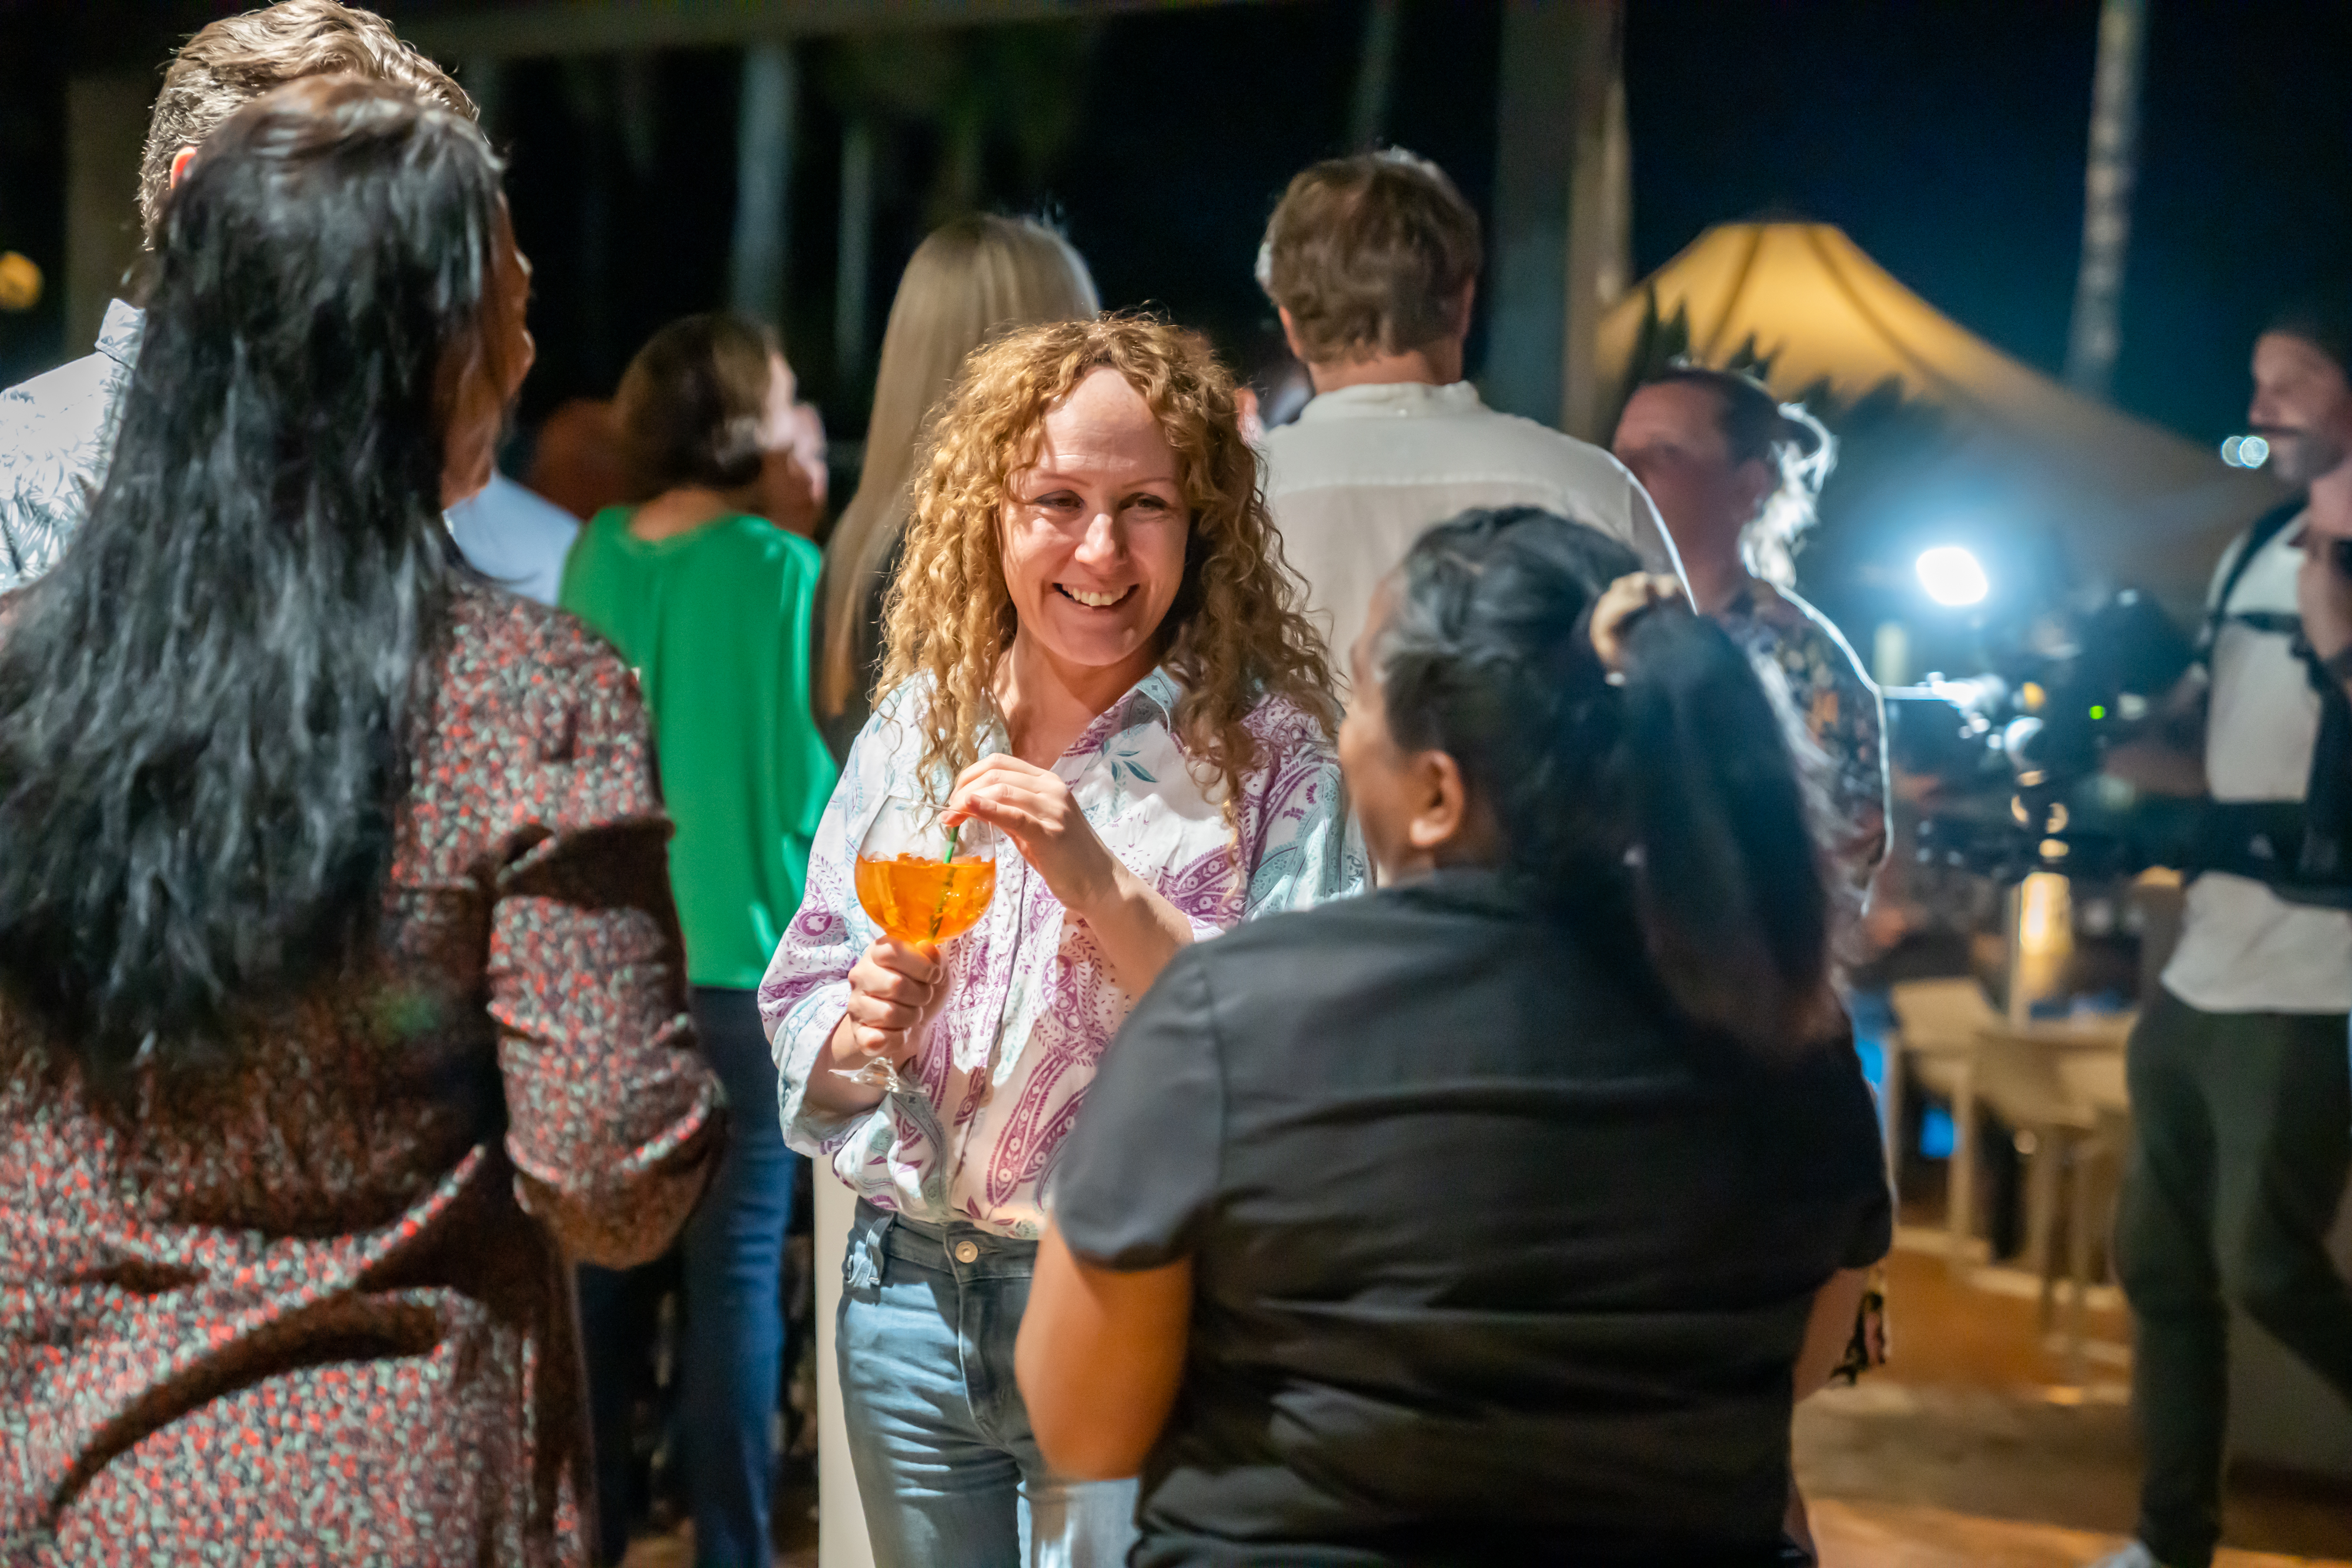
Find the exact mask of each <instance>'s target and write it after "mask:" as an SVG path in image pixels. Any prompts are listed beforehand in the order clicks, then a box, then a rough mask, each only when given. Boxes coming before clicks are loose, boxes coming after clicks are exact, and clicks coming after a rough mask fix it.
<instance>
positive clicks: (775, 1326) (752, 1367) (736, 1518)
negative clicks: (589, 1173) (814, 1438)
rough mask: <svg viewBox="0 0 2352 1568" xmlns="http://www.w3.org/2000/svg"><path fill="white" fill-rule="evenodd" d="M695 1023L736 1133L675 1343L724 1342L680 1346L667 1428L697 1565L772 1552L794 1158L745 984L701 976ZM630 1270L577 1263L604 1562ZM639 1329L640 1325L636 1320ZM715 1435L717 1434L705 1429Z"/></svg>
mask: <svg viewBox="0 0 2352 1568" xmlns="http://www.w3.org/2000/svg"><path fill="white" fill-rule="evenodd" d="M693 1007H694V1025H695V1030H696V1032H697V1033H698V1034H699V1035H700V1036H701V1039H702V1051H703V1054H704V1055H705V1056H706V1057H708V1058H709V1061H710V1065H711V1066H712V1067H713V1068H715V1069H716V1070H717V1071H718V1073H719V1082H721V1083H722V1084H724V1085H725V1086H726V1089H727V1100H728V1103H729V1104H730V1106H732V1107H734V1109H735V1116H734V1124H733V1128H734V1136H733V1138H732V1139H731V1140H730V1143H729V1145H728V1147H727V1152H726V1154H725V1155H722V1156H721V1157H720V1160H719V1169H718V1172H717V1174H716V1175H715V1176H712V1178H711V1182H710V1190H709V1192H707V1193H705V1194H704V1195H703V1198H702V1202H701V1204H700V1206H699V1207H697V1208H696V1209H695V1211H694V1218H692V1219H691V1220H689V1221H688V1224H687V1228H686V1301H687V1312H688V1314H689V1317H688V1322H687V1323H686V1324H685V1333H684V1335H683V1338H684V1341H685V1343H687V1344H688V1345H689V1346H691V1345H693V1344H697V1343H700V1344H706V1345H721V1346H725V1347H727V1350H728V1354H726V1355H723V1356H721V1355H711V1354H701V1355H697V1354H691V1352H690V1351H689V1354H686V1355H685V1356H683V1357H682V1358H681V1364H680V1367H679V1372H680V1378H679V1383H680V1387H679V1396H678V1403H677V1410H676V1411H675V1412H674V1415H673V1419H672V1423H671V1430H672V1432H673V1433H674V1434H675V1435H676V1436H677V1437H678V1438H679V1439H681V1443H680V1448H681V1450H682V1453H683V1456H684V1457H685V1458H686V1464H685V1467H684V1468H685V1469H686V1479H687V1493H688V1500H689V1501H690V1502H691V1504H692V1507H693V1511H694V1521H695V1533H694V1556H695V1561H696V1562H697V1563H704V1564H730V1565H732V1564H742V1563H757V1564H760V1565H761V1568H765V1565H766V1564H767V1563H768V1562H769V1561H770V1560H771V1558H772V1555H773V1552H772V1550H771V1548H770V1546H769V1542H770V1540H771V1535H770V1521H769V1514H768V1481H769V1477H768V1464H769V1455H770V1451H771V1444H770V1441H769V1437H770V1433H771V1430H772V1423H773V1422H774V1420H775V1415H776V1408H777V1402H778V1390H779V1388H780V1386H781V1383H782V1376H783V1371H784V1366H785V1361H784V1354H785V1348H786V1343H785V1333H784V1318H783V1301H782V1270H783V1253H784V1228H785V1226H786V1224H787V1222H788V1221H789V1220H790V1219H791V1218H792V1211H793V1186H794V1183H795V1182H796V1181H797V1180H798V1179H799V1168H800V1166H801V1165H802V1163H803V1162H802V1160H801V1156H799V1155H795V1154H793V1152H792V1151H791V1150H790V1149H788V1148H786V1147H785V1146H784V1134H783V1128H782V1125H781V1124H778V1122H777V1120H776V1118H775V1115H774V1113H773V1112H772V1109H771V1107H772V1106H773V1105H774V1104H775V1103H776V1069H775V1064H774V1063H773V1062H772V1061H769V1059H768V1041H767V1038H766V1036H765V1035H764V1034H762V1033H761V1029H760V1005H759V1000H758V997H757V994H756V993H754V992H751V991H741V990H730V989H728V988H723V987H717V986H697V987H696V988H694V992H693ZM624 1300H625V1276H623V1275H621V1274H619V1273H616V1272H614V1270H605V1269H595V1268H583V1269H582V1270H580V1312H581V1320H582V1323H583V1334H582V1339H583V1343H585V1346H586V1348H587V1353H588V1355H589V1358H590V1363H591V1364H590V1375H589V1391H590V1396H591V1402H592V1405H593V1418H594V1421H595V1427H596V1506H597V1514H598V1530H599V1539H600V1541H601V1552H602V1554H603V1560H604V1562H605V1563H618V1562H620V1561H621V1558H622V1555H623V1553H624V1552H625V1548H626V1547H627V1545H628V1520H629V1513H630V1509H629V1501H630V1498H629V1483H630V1479H631V1478H630V1457H631V1456H630V1442H629V1439H630V1428H629V1416H630V1408H629V1398H628V1396H629V1393H630V1390H631V1382H632V1380H631V1378H630V1375H629V1367H628V1365H627V1364H626V1360H625V1357H626V1356H627V1355H629V1354H634V1353H635V1349H636V1343H635V1335H632V1334H630V1333H628V1332H627V1329H628V1327H629V1325H628V1324H627V1323H626V1322H625V1319H624V1318H623V1317H622V1312H623V1310H624ZM640 1333H642V1327H641V1328H640ZM714 1437H715V1438H717V1439H718V1440H717V1441H713V1440H712V1439H713V1438H714Z"/></svg>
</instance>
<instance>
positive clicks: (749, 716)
mask: <svg viewBox="0 0 2352 1568" xmlns="http://www.w3.org/2000/svg"><path fill="white" fill-rule="evenodd" d="M793 386H794V383H793V373H792V369H791V367H790V366H789V365H788V364H786V362H785V361H784V357H783V354H782V351H781V350H780V349H779V348H778V346H777V343H776V340H775V337H774V334H772V332H770V331H769V330H768V329H766V328H764V327H762V326H761V325H760V324H759V323H757V322H754V321H751V320H747V319H743V318H740V317H737V316H730V315H704V316H689V317H686V318H684V319H681V320H677V321H673V322H671V323H670V324H669V325H668V326H667V327H664V328H663V329H661V330H659V331H657V332H656V333H655V334H654V335H653V337H652V338H650V339H649V340H647V341H646V346H645V347H644V348H642V349H640V350H637V354H636V357H635V359H634V360H632V361H630V362H629V367H628V369H627V371H625V372H624V373H623V374H622V377H621V385H620V390H619V392H617V393H616V394H615V395H614V400H613V406H614V415H615V423H616V424H617V426H618V429H619V432H620V435H621V455H622V458H623V466H624V470H625V473H626V475H627V477H628V480H629V483H630V486H631V490H632V493H633V494H634V495H635V497H637V500H636V502H635V504H634V505H630V506H624V507H608V508H606V509H605V510H604V511H602V512H599V513H598V514H597V515H596V516H595V517H594V518H593V519H592V520H591V521H590V522H589V524H588V526H587V528H584V529H583V530H582V532H581V535H580V539H579V542H578V543H577V544H575V545H573V546H572V554H571V558H570V559H568V560H567V561H566V562H565V563H564V570H563V589H562V605H563V608H565V609H566V610H569V611H572V612H573V613H575V614H577V615H578V616H579V617H580V618H581V619H582V620H583V621H585V622H588V624H590V625H591V626H593V627H594V628H595V629H596V630H597V631H599V632H603V633H604V635H605V636H607V637H610V638H611V639H612V640H613V642H614V645H615V646H616V647H618V648H619V649H620V651H621V655H622V657H624V658H625V659H626V660H628V662H629V664H631V665H632V666H633V667H634V668H635V670H636V672H637V679H638V681H639V683H640V684H641V685H642V686H643V688H644V691H645V698H646V706H647V707H648V708H650V709H651V710H652V712H653V718H654V738H655V742H656V746H657V747H658V748H659V753H660V758H661V781H662V795H663V798H664V799H665V800H667V802H668V805H669V810H670V815H671V816H672V817H673V818H675V819H676V820H677V837H676V838H674V839H672V840H671V841H670V846H669V866H670V882H671V884H672V885H673V886H674V887H675V888H676V889H677V905H678V915H679V917H680V920H681V922H682V924H683V925H684V926H685V928H686V958H687V977H688V979H689V980H690V981H691V982H692V984H693V987H694V992H693V1004H694V1016H695V1024H696V1027H697V1029H698V1030H699V1031H700V1033H701V1036H702V1043H703V1049H704V1050H705V1051H708V1052H709V1056H710V1060H711V1064H712V1065H713V1066H715V1067H717V1068H718V1070H719V1077H720V1079H721V1080H722V1081H724V1082H725V1083H726V1085H727V1096H728V1099H729V1101H730V1103H733V1104H735V1105H737V1106H740V1107H743V1108H744V1109H745V1110H746V1111H747V1112H749V1114H746V1115H745V1116H744V1117H743V1118H742V1125H740V1127H739V1128H738V1129H737V1130H736V1134H735V1141H734V1144H733V1145H732V1146H731V1147H730V1148H729V1150H728V1151H727V1155H726V1158H725V1159H724V1160H723V1161H721V1162H720V1165H719V1173H718V1175H717V1176H715V1177H713V1179H712V1181H711V1184H710V1196H709V1198H707V1199H706V1200H705V1201H704V1203H703V1205H702V1207H701V1208H700V1209H699V1210H698V1211H697V1212H696V1214H695V1217H694V1220H693V1223H692V1224H690V1225H689V1226H688V1228H687V1233H686V1308H687V1313H686V1319H687V1328H686V1333H685V1339H684V1345H683V1354H682V1355H681V1357H680V1360H681V1362H682V1367H681V1371H682V1373H683V1376H682V1377H681V1378H680V1383H681V1385H682V1388H681V1395H682V1406H683V1409H682V1412H681V1414H682V1420H681V1422H680V1427H682V1429H683V1434H684V1437H685V1449H686V1456H685V1457H686V1463H685V1466H684V1469H685V1472H686V1481H687V1490H688V1496H689V1497H690V1499H691V1500H692V1503H693V1508H694V1550H695V1561H696V1562H697V1563H702V1564H706V1565H727V1564H736V1563H758V1564H760V1565H761V1568H765V1565H766V1564H767V1563H768V1561H769V1559H770V1557H771V1556H772V1549H771V1547H770V1544H769V1540H770V1537H769V1529H768V1492H769V1482H770V1470H771V1468H772V1452H773V1448H774V1444H773V1440H772V1427H773V1424H774V1420H775V1413H776V1402H777V1388H778V1384H779V1379H780V1377H781V1375H782V1368H783V1367H784V1365H785V1364H786V1362H785V1359H784V1355H785V1343H784V1319H783V1312H782V1303H781V1301H780V1299H779V1298H780V1291H781V1288H782V1269H783V1252H784V1230H785V1228H786V1227H787V1226H788V1225H789V1224H790V1223H791V1219H792V1210H793V1184H794V1181H795V1179H796V1175H797V1172H796V1167H797V1166H798V1164H799V1162H798V1161H797V1160H796V1159H795V1158H794V1157H793V1154H792V1152H791V1151H790V1150H789V1149H787V1148H785V1147H784V1141H783V1136H782V1132H781V1130H780V1129H779V1128H778V1127H777V1125H776V1123H775V1119H774V1117H773V1115H772V1113H771V1112H770V1110H769V1107H771V1106H772V1105H773V1104H774V1103H775V1102H776V1071H775V1066H774V1063H773V1062H772V1061H770V1060H769V1057H768V1042H767V1040H766V1038H765V1037H764V1036H763V1035H762V1033H761V1028H760V1013H759V1001H758V998H757V996H756V994H755V993H756V990H757V988H758V986H759V983H760V976H761V971H762V970H764V969H765V968H766V967H767V963H768V956H769V955H770V954H772V953H773V952H774V951H775V947H776V942H777V940H778V938H779V936H780V935H781V933H782V930H783V926H784V924H785V922H787V921H789V920H790V919H791V918H792V912H793V910H794V909H796V908H798V907H799V904H800V897H801V883H802V877H803V873H804V872H805V870H806V867H807V864H808V852H809V844H810V841H811V840H812V839H813V838H814V835H815V831H816V826H817V820H818V818H819V817H820V816H821V815H822V814H823V812H824V800H825V797H826V796H827V795H828V794H829V793H831V792H832V789H833V783H834V779H835V769H834V764H833V757H832V755H831V754H830V753H829V752H827V751H826V750H825V748H824V740H823V738H822V737H820V736H819V735H818V734H817V728H816V719H815V716H814V715H813V714H812V713H811V712H810V710H809V643H810V633H809V622H810V617H811V614H812V612H813V607H814V603H815V596H816V581H817V573H818V570H819V568H820V558H819V557H818V554H817V549H816V547H815V546H814V545H813V544H811V543H810V542H809V541H808V540H807V539H806V538H802V537H800V536H799V535H798V534H797V533H795V532H793V531H789V530H787V529H786V528H782V527H779V526H778V522H779V519H778V518H777V517H775V515H774V513H775V511H777V510H789V508H778V507H775V506H774V500H775V497H777V496H778V495H779V494H780V493H782V494H785V495H787V496H792V495H797V496H800V497H805V496H806V494H807V489H808V486H807V481H806V479H805V476H803V473H802V468H801V463H800V457H799V453H798V450H797V447H796V442H797V439H798V432H797V431H796V429H795V425H794V422H793V408H794V406H795V403H794V398H793ZM780 480H781V481H782V483H779V481H780ZM754 508H762V509H763V511H764V515H763V514H762V512H755V510H754ZM580 1284H581V1305H582V1309H583V1313H584V1315H585V1316H586V1317H587V1319H588V1330H589V1346H588V1348H589V1353H590V1354H589V1366H590V1369H591V1370H590V1378H589V1382H590V1391H591V1393H592V1395H593V1396H594V1399H595V1404H596V1439H597V1463H598V1469H599V1475H600V1481H599V1490H600V1491H601V1492H602V1494H603V1498H602V1500H603V1505H604V1535H605V1538H606V1539H605V1543H604V1544H605V1551H606V1552H607V1554H608V1556H609V1558H610V1560H611V1561H613V1562H615V1563H617V1562H619V1561H620V1553H621V1550H622V1548H623V1547H624V1546H625V1544H626V1542H625V1540H624V1539H623V1537H622V1533H621V1532H622V1527H623V1525H624V1522H625V1520H626V1518H627V1510H626V1507H625V1504H626V1498H625V1484H626V1480H627V1478H628V1475H629V1468H628V1466H627V1464H626V1462H625V1461H626V1459H627V1457H628V1451H627V1432H628V1402H627V1398H626V1394H627V1388H628V1380H627V1377H626V1375H625V1366H624V1365H622V1364H620V1363H619V1356H620V1355H621V1354H622V1353H624V1352H625V1350H626V1349H627V1348H628V1346H627V1344H626V1343H625V1342H626V1341H627V1340H628V1339H629V1338H631V1337H632V1336H631V1335H630V1334H629V1333H627V1331H626V1328H625V1326H624V1325H625V1321H626V1317H627V1312H626V1305H627V1292H626V1291H625V1289H624V1288H623V1282H622V1281H617V1280H615V1279H614V1278H613V1277H612V1276H610V1275H609V1274H607V1273H604V1271H602V1270H583V1274H582V1277H581V1281H580Z"/></svg>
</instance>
